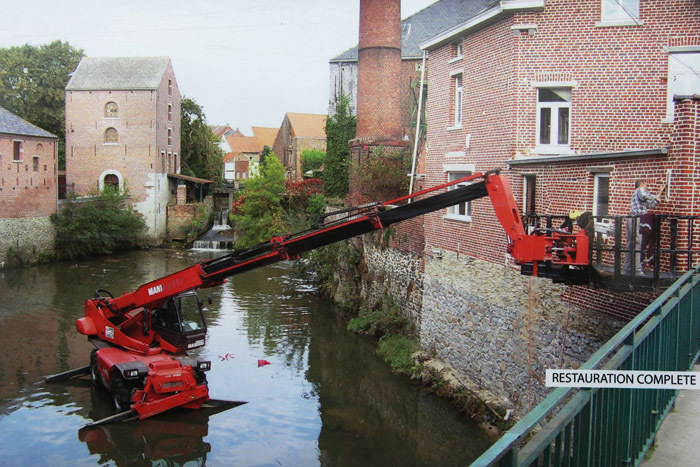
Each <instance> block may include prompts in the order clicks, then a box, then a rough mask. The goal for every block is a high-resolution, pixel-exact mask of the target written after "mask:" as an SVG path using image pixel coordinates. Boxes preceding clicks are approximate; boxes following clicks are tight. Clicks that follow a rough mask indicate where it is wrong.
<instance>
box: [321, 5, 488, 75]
mask: <svg viewBox="0 0 700 467" xmlns="http://www.w3.org/2000/svg"><path fill="white" fill-rule="evenodd" d="M494 3H498V2H497V1H494V0H440V1H439V2H436V3H433V4H432V5H429V6H427V7H425V8H424V9H422V10H421V11H419V12H417V13H415V14H413V15H411V16H409V17H408V18H406V19H404V20H402V21H401V57H402V58H420V57H422V52H421V50H420V44H421V43H422V42H425V41H426V40H428V39H430V38H431V37H433V36H435V35H437V34H438V33H440V32H442V31H445V30H447V29H449V28H451V27H453V26H455V25H457V24H460V23H463V22H465V21H467V20H468V19H471V18H473V17H474V16H476V15H477V14H479V13H480V12H482V11H484V10H485V9H486V8H487V7H489V6H490V5H492V4H494ZM330 61H331V62H354V61H357V46H355V47H353V48H351V49H349V50H346V51H345V52H343V53H341V54H340V55H338V56H336V57H333V58H332V59H331V60H330Z"/></svg>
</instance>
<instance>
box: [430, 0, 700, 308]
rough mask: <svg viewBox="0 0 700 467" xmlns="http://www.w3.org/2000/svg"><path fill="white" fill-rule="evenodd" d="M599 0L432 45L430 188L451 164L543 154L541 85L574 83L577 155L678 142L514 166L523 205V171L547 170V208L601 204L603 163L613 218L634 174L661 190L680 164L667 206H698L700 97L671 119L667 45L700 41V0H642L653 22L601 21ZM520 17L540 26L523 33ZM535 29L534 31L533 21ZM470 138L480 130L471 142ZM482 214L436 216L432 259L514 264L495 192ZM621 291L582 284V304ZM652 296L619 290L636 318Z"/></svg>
mask: <svg viewBox="0 0 700 467" xmlns="http://www.w3.org/2000/svg"><path fill="white" fill-rule="evenodd" d="M600 6H601V2H600V0H578V1H575V2H574V1H569V0H566V1H565V0H549V1H547V2H546V3H545V8H544V10H543V11H541V12H528V13H517V14H515V15H513V16H510V17H504V19H502V20H501V21H500V22H498V23H495V24H492V25H490V26H488V27H485V28H483V29H481V30H478V31H476V32H472V33H470V34H469V35H467V36H466V37H464V38H462V39H460V41H461V44H462V49H463V58H462V59H459V60H456V59H453V57H454V47H453V45H452V44H448V45H445V46H441V47H439V48H436V49H434V50H430V51H429V59H428V70H427V71H428V82H429V92H428V95H429V97H428V103H427V105H428V122H427V126H428V142H427V152H428V154H427V160H426V161H427V180H426V186H433V185H436V184H438V183H441V182H444V181H446V180H447V174H446V173H445V172H446V171H445V168H446V166H448V165H458V164H472V165H474V166H475V169H476V171H485V170H489V169H492V168H496V167H502V168H505V167H506V163H507V162H508V161H510V160H513V159H523V158H527V157H533V156H537V154H536V153H535V146H536V136H537V135H536V116H537V108H536V105H537V83H541V82H566V83H568V84H570V85H571V86H572V98H571V148H572V149H573V151H574V152H575V154H590V153H597V152H615V151H625V150H637V149H657V148H662V147H668V148H670V149H669V153H668V155H655V156H651V157H633V158H630V157H618V158H612V157H611V158H610V159H608V160H582V161H577V162H573V161H572V162H566V163H564V162H557V163H549V162H548V163H544V162H543V163H541V164H538V165H526V166H522V165H517V166H515V165H514V168H513V170H506V171H505V173H506V174H507V175H508V176H509V178H510V180H511V185H512V188H513V192H514V195H515V198H516V200H517V201H518V205H519V206H522V190H523V183H522V175H523V174H525V173H534V174H536V176H537V200H536V208H537V209H536V210H537V212H538V213H539V214H543V215H565V214H567V213H568V212H569V211H571V210H574V209H578V210H583V211H590V210H592V207H593V181H594V173H595V172H596V170H597V169H596V167H600V166H606V167H607V168H606V170H609V171H610V174H611V177H610V197H611V198H610V215H626V214H627V213H628V212H629V199H630V196H631V193H632V191H633V190H634V180H635V179H637V178H646V179H647V180H649V182H650V188H651V190H652V191H658V189H659V188H660V186H661V183H662V182H663V181H665V179H666V172H667V169H672V171H673V172H672V190H671V195H670V201H669V202H667V203H665V204H662V205H661V206H660V207H659V209H657V211H658V212H662V213H669V214H698V213H699V212H700V210H699V207H698V204H700V203H695V201H694V200H696V199H700V198H699V197H698V196H699V195H700V192H698V189H697V187H696V186H695V184H694V180H695V179H696V178H695V175H696V173H695V171H697V170H698V169H697V167H698V164H697V163H696V155H695V154H696V152H697V143H696V141H697V139H698V127H697V125H698V123H697V122H698V120H697V116H698V115H697V113H698V110H697V107H698V103H697V102H696V101H682V102H680V103H678V104H677V112H676V119H675V123H668V122H667V121H666V120H665V117H666V94H667V91H666V90H667V86H666V85H667V83H666V76H667V73H668V60H669V58H668V54H667V53H666V52H665V50H664V47H668V46H671V47H677V46H682V45H698V44H700V5H699V4H698V3H697V2H696V1H694V0H669V1H664V2H652V1H644V0H642V1H641V7H640V17H641V20H642V21H643V23H644V25H643V26H625V27H601V26H597V25H596V23H597V22H599V21H600ZM516 25H531V29H533V30H534V35H530V34H528V33H527V32H526V31H527V28H523V32H522V33H520V34H518V33H517V28H516V29H515V30H513V29H512V26H516ZM532 26H534V27H532ZM457 72H461V74H462V77H463V86H464V105H463V113H464V117H463V123H462V126H461V128H454V123H453V122H454V113H453V105H452V102H453V95H454V86H453V81H454V79H453V76H454V74H455V73H457ZM467 135H471V139H470V145H469V146H467V144H466V138H467ZM472 210H473V211H472V212H473V214H472V221H471V222H464V221H453V220H449V219H445V218H444V217H445V214H446V212H444V211H443V212H439V213H434V214H431V215H428V216H426V224H425V225H426V233H425V235H426V249H425V252H426V254H427V255H431V254H432V253H431V251H432V250H433V249H436V248H441V249H447V250H452V251H458V252H459V253H465V254H468V255H470V256H475V257H478V258H481V259H486V260H488V261H491V262H493V263H496V264H503V261H504V256H505V246H506V238H505V234H504V232H503V229H502V228H501V227H500V226H499V225H498V223H497V221H496V220H495V217H494V216H493V208H492V207H491V205H490V202H489V201H488V200H479V201H476V202H473V203H472ZM611 296H612V295H609V294H607V293H600V292H599V291H595V292H585V291H581V289H580V288H574V289H572V290H571V291H570V292H569V299H570V300H571V301H572V302H576V303H577V304H581V305H582V306H585V305H586V304H588V305H589V306H586V307H587V308H591V306H590V305H594V306H593V308H598V309H601V310H604V309H606V308H607V309H609V308H610V306H609V302H608V300H609V299H610V297H611ZM652 297H653V295H648V296H646V295H636V296H633V295H627V296H624V297H623V296H621V295H620V296H618V295H615V300H617V301H616V302H615V303H616V309H617V310H619V311H620V313H621V314H622V315H625V316H626V317H629V316H630V315H632V314H633V313H636V312H638V311H639V310H641V309H642V308H643V306H645V304H648V302H649V301H650V298H652Z"/></svg>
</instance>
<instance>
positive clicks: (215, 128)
mask: <svg viewBox="0 0 700 467" xmlns="http://www.w3.org/2000/svg"><path fill="white" fill-rule="evenodd" d="M209 127H210V128H211V132H212V133H214V136H216V137H217V138H223V137H224V135H225V134H226V133H228V132H229V131H233V128H231V127H230V126H228V125H209Z"/></svg>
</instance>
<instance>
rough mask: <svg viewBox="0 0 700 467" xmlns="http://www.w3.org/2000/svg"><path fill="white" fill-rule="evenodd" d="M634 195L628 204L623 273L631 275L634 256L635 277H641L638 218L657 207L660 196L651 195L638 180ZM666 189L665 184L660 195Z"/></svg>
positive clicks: (642, 182) (640, 180)
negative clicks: (628, 212)
mask: <svg viewBox="0 0 700 467" xmlns="http://www.w3.org/2000/svg"><path fill="white" fill-rule="evenodd" d="M634 188H635V190H634V194H633V195H632V201H631V203H630V216H634V217H630V218H629V219H627V255H626V256H625V266H624V272H625V273H626V274H630V275H632V255H633V254H634V269H635V275H638V276H641V275H643V271H642V255H641V249H642V248H641V243H642V241H641V240H642V236H641V233H640V232H639V217H640V216H642V215H643V214H646V213H647V211H648V210H649V209H651V208H653V207H655V206H656V205H658V204H659V203H660V202H661V201H662V199H661V196H658V195H653V194H651V193H650V192H649V191H648V190H647V183H646V181H645V180H642V179H638V180H635V182H634ZM665 189H666V184H664V185H663V186H662V187H661V193H663V192H664V190H665Z"/></svg>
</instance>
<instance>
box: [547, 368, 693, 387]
mask: <svg viewBox="0 0 700 467" xmlns="http://www.w3.org/2000/svg"><path fill="white" fill-rule="evenodd" d="M545 385H546V386H547V387H549V388H552V387H554V388H558V387H575V388H631V389H700V373H698V372H691V371H643V370H642V371H640V370H635V371H632V370H630V371H625V370H546V379H545Z"/></svg>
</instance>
